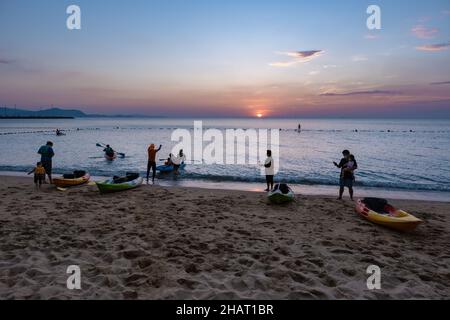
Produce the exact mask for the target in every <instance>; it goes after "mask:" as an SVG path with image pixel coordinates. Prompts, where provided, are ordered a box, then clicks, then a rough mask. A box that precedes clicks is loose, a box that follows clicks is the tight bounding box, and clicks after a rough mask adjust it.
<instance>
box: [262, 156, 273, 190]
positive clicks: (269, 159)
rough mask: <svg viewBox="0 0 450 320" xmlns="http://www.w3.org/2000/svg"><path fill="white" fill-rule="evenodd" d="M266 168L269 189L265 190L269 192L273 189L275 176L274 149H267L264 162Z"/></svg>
mask: <svg viewBox="0 0 450 320" xmlns="http://www.w3.org/2000/svg"><path fill="white" fill-rule="evenodd" d="M264 168H265V173H266V183H267V189H266V190H265V191H267V192H269V191H270V190H272V189H273V176H274V172H275V171H274V163H273V158H272V150H267V159H266V161H265V162H264Z"/></svg>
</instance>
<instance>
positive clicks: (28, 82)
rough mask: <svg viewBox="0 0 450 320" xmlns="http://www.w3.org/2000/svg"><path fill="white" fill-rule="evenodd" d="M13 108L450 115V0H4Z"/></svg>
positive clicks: (2, 70) (5, 85)
mask: <svg viewBox="0 0 450 320" xmlns="http://www.w3.org/2000/svg"><path fill="white" fill-rule="evenodd" d="M73 4H75V5H78V6H79V7H80V9H81V30H69V29H68V28H67V27H66V20H67V18H68V16H69V15H68V14H67V13H66V8H67V7H68V6H69V5H73ZM371 4H376V5H378V6H379V7H380V9H381V30H369V29H368V28H367V25H366V20H367V18H368V17H369V14H367V12H366V10H367V7H368V6H369V5H371ZM14 105H16V106H17V108H25V109H32V110H37V109H41V108H45V107H49V106H51V105H53V106H58V107H62V108H76V109H79V110H82V111H85V112H87V113H100V114H145V115H156V116H180V117H184V116H192V117H201V116H204V117H207V116H226V117H247V116H248V117H254V116H258V115H260V116H263V117H308V116H313V117H326V116H332V117H334V116H342V117H346V116H358V117H391V116H392V117H450V1H448V0H430V1H414V2H411V1H404V0H396V1H389V0H388V1H384V0H383V1H381V0H380V1H378V0H375V1H364V0H347V1H337V0H333V1H326V0H323V1H301V0H272V1H268V0H227V1H219V0H158V1H153V0H133V1H125V0H123V1H119V0H109V1H106V0H82V1H76V0H72V1H66V0H40V1H37V0H31V1H30V0H0V106H2V107H3V106H10V107H11V106H14Z"/></svg>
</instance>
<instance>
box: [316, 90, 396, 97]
mask: <svg viewBox="0 0 450 320" xmlns="http://www.w3.org/2000/svg"><path fill="white" fill-rule="evenodd" d="M399 94H401V93H400V92H398V91H390V90H370V91H352V92H344V93H336V92H326V93H322V94H320V96H322V97H339V96H342V97H343V96H367V95H384V96H387V95H389V96H392V95H399Z"/></svg>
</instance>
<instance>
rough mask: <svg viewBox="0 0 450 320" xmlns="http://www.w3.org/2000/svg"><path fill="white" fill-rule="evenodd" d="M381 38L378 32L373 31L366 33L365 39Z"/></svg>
mask: <svg viewBox="0 0 450 320" xmlns="http://www.w3.org/2000/svg"><path fill="white" fill-rule="evenodd" d="M379 38H380V36H379V35H376V34H373V33H369V34H366V35H365V36H364V39H367V40H376V39H379Z"/></svg>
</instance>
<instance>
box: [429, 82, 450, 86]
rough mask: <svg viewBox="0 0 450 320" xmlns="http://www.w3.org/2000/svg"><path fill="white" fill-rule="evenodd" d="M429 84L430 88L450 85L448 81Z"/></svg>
mask: <svg viewBox="0 0 450 320" xmlns="http://www.w3.org/2000/svg"><path fill="white" fill-rule="evenodd" d="M430 84H431V85H432V86H439V85H444V84H450V81H441V82H432V83H430Z"/></svg>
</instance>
